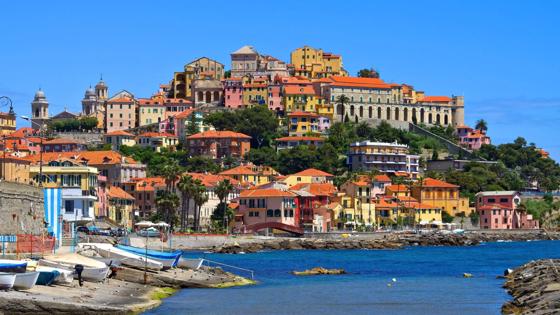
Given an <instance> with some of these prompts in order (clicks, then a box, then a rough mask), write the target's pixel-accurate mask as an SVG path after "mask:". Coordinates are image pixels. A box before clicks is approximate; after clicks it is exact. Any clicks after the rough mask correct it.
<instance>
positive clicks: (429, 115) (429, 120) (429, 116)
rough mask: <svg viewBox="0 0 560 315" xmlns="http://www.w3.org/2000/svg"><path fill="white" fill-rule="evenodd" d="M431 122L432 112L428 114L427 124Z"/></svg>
mask: <svg viewBox="0 0 560 315" xmlns="http://www.w3.org/2000/svg"><path fill="white" fill-rule="evenodd" d="M431 123H432V113H429V114H428V124H431Z"/></svg>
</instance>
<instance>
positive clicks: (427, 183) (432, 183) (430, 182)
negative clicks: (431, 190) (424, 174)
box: [422, 177, 459, 188]
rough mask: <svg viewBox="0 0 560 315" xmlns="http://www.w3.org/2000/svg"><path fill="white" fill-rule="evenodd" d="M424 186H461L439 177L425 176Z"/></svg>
mask: <svg viewBox="0 0 560 315" xmlns="http://www.w3.org/2000/svg"><path fill="white" fill-rule="evenodd" d="M422 187H442V188H458V187H459V186H457V185H453V184H450V183H447V182H444V181H442V180H439V179H434V178H429V177H428V178H425V179H424V181H423V183H422Z"/></svg>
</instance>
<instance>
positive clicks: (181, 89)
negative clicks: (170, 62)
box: [169, 57, 224, 99]
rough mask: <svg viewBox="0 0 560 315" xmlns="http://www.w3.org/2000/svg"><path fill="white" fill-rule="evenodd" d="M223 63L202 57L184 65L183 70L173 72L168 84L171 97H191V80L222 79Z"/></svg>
mask: <svg viewBox="0 0 560 315" xmlns="http://www.w3.org/2000/svg"><path fill="white" fill-rule="evenodd" d="M223 78H224V65H223V64H222V63H219V62H217V61H216V60H213V59H210V58H207V57H202V58H198V59H196V60H194V61H192V62H190V63H188V64H186V65H185V66H184V69H183V71H181V72H175V73H174V75H173V80H172V81H171V84H170V88H171V91H170V93H169V94H170V96H171V97H173V98H183V99H185V98H191V97H192V85H193V81H194V80H197V79H214V80H222V79H223Z"/></svg>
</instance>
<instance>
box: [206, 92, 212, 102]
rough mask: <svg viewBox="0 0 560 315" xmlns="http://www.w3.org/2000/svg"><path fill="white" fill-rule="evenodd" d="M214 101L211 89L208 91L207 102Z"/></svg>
mask: <svg viewBox="0 0 560 315" xmlns="http://www.w3.org/2000/svg"><path fill="white" fill-rule="evenodd" d="M210 102H212V93H210V91H206V103H210Z"/></svg>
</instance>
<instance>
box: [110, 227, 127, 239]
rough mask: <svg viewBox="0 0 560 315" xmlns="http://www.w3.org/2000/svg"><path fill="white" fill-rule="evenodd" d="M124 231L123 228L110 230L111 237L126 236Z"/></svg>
mask: <svg viewBox="0 0 560 315" xmlns="http://www.w3.org/2000/svg"><path fill="white" fill-rule="evenodd" d="M126 234H127V233H126V229H123V228H113V229H111V235H113V236H117V237H121V236H126Z"/></svg>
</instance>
